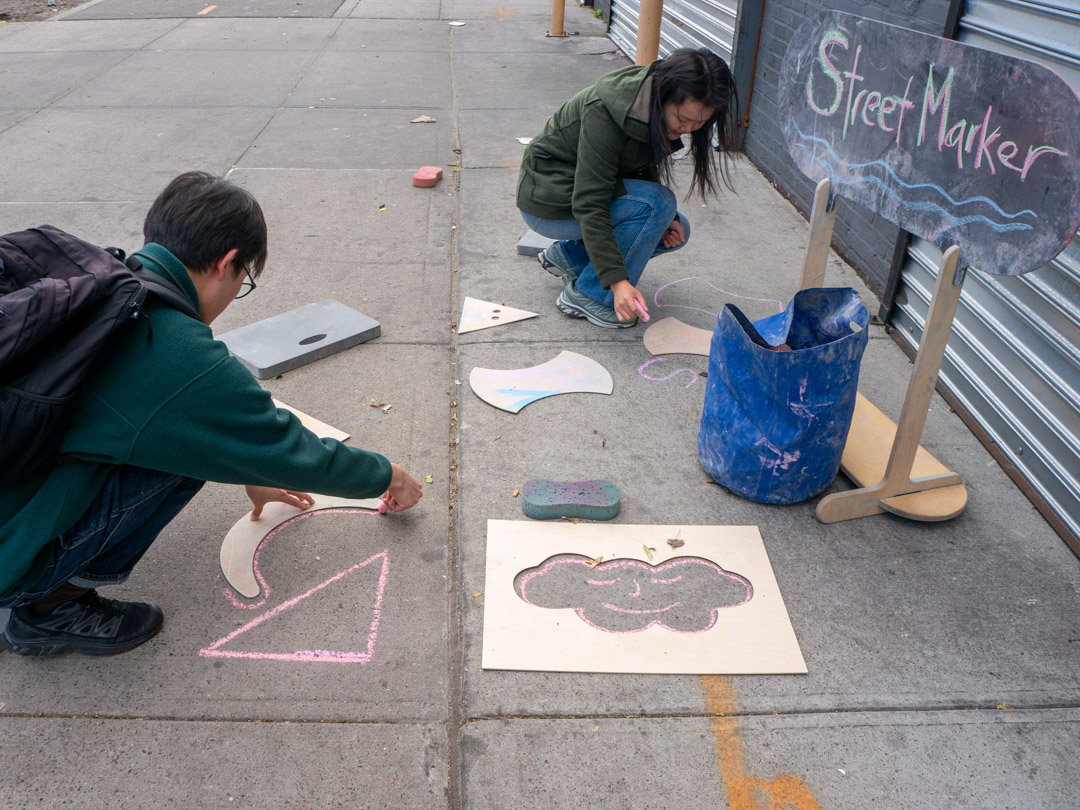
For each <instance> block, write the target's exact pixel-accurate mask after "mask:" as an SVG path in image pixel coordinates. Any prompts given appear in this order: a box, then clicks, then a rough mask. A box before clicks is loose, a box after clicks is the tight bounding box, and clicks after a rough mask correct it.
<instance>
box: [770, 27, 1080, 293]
mask: <svg viewBox="0 0 1080 810" xmlns="http://www.w3.org/2000/svg"><path fill="white" fill-rule="evenodd" d="M780 115H781V121H782V128H783V131H784V138H785V140H786V142H787V148H788V152H790V153H791V156H792V158H793V159H794V160H795V163H796V164H797V165H798V166H799V169H801V170H802V172H803V173H804V174H805V175H807V176H808V177H810V178H811V179H813V180H821V179H823V178H826V177H827V178H829V179H830V181H831V186H832V191H833V193H835V194H839V195H840V196H843V197H845V198H847V199H849V200H852V201H853V202H856V203H858V204H860V205H863V206H865V207H867V208H869V209H870V210H871V211H874V212H875V213H876V214H878V215H879V216H882V217H884V218H885V219H888V220H889V221H890V222H894V223H896V224H897V225H900V226H901V227H903V228H906V229H907V230H909V231H911V232H912V233H914V234H917V235H918V236H921V237H923V238H924V239H928V240H930V241H932V242H934V243H936V244H937V245H938V246H939V247H941V248H942V249H945V248H947V247H949V246H951V245H958V246H959V248H960V265H961V266H962V267H966V266H969V265H970V266H972V267H974V268H977V269H979V270H983V271H986V272H988V273H996V274H999V275H1018V274H1020V273H1026V272H1028V271H1029V270H1034V269H1035V268H1037V267H1040V266H1042V265H1043V264H1045V263H1046V262H1048V261H1050V259H1052V258H1053V257H1054V256H1056V255H1057V254H1058V253H1060V252H1061V251H1062V249H1064V247H1065V245H1066V244H1068V242H1069V239H1070V238H1071V237H1072V235H1073V234H1074V233H1075V232H1076V230H1077V227H1078V225H1080V99H1078V98H1077V95H1076V93H1074V92H1073V90H1072V89H1071V88H1070V87H1069V85H1068V84H1066V82H1065V81H1064V80H1063V79H1062V78H1061V77H1060V76H1058V75H1057V74H1056V73H1054V72H1053V71H1051V70H1049V69H1047V68H1045V67H1043V66H1041V65H1038V64H1036V63H1034V62H1029V61H1026V60H1023V59H1017V58H1015V57H1011V56H1005V55H1002V54H998V53H993V52H991V51H985V50H982V49H980V48H974V47H971V46H970V45H964V44H962V43H959V42H954V41H952V40H946V39H941V38H939V37H933V36H928V35H926V34H920V33H917V32H915V31H909V30H908V29H906V28H898V27H896V26H892V25H886V24H884V23H879V22H874V21H872V20H866V19H862V18H860V17H855V16H852V15H849V14H842V13H840V12H835V11H834V12H826V13H824V14H822V15H820V16H819V17H817V18H816V19H815V20H812V21H811V22H809V23H808V24H807V25H804V26H802V27H801V28H800V29H799V30H798V31H797V32H796V33H795V35H794V36H793V37H792V40H791V42H790V44H789V45H788V50H787V54H786V55H785V57H784V62H783V65H782V67H781V70H780Z"/></svg>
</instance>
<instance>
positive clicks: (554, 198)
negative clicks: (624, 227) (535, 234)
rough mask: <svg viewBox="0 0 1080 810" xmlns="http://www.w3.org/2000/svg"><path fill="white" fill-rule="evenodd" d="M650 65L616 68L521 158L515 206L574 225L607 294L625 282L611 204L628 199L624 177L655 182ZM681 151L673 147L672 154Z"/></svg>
mask: <svg viewBox="0 0 1080 810" xmlns="http://www.w3.org/2000/svg"><path fill="white" fill-rule="evenodd" d="M650 67H651V65H631V66H630V67H624V68H620V69H619V70H616V71H613V72H612V73H609V74H607V75H606V76H602V77H601V78H600V79H599V80H598V81H597V82H596V84H594V85H593V86H592V87H587V88H585V89H584V90H582V91H581V92H580V93H578V94H577V95H576V96H574V97H573V98H572V99H570V100H569V101H568V102H566V103H565V104H563V106H562V107H560V108H559V109H558V110H557V111H556V112H555V114H554V115H553V116H551V118H550V119H548V122H547V123H546V124H545V125H544V128H543V130H542V131H541V132H540V134H539V135H537V136H536V137H535V138H533V140H532V142H531V143H530V144H529V145H528V147H526V149H525V155H524V156H523V157H522V160H521V172H520V174H519V175H518V187H517V206H518V208H520V209H521V210H522V211H524V212H525V213H527V214H532V215H533V216H537V217H543V218H544V219H571V218H572V219H576V220H577V221H578V224H579V225H581V233H582V236H583V237H584V241H585V250H586V251H587V252H588V254H589V259H590V260H591V261H592V265H593V268H594V269H595V270H596V275H597V277H598V278H599V279H600V283H601V284H602V285H603V286H604V287H605V288H608V287H610V286H611V285H612V284H614V283H615V282H616V281H621V280H623V279H625V278H627V273H626V265H625V264H624V263H623V260H622V254H621V253H620V252H619V246H618V245H617V244H616V242H615V234H614V232H613V231H612V229H611V201H612V200H613V199H615V198H616V197H621V196H622V195H623V194H625V193H626V188H625V187H624V186H623V184H622V180H623V179H634V180H649V181H652V182H654V183H655V182H656V173H655V171H653V168H652V146H651V145H650V144H651V140H650V138H649V117H650V109H651V104H652V79H651V78H649V76H648V72H649V69H650ZM680 146H681V143H679V142H677V141H674V142H672V148H673V149H677V148H679V147H680Z"/></svg>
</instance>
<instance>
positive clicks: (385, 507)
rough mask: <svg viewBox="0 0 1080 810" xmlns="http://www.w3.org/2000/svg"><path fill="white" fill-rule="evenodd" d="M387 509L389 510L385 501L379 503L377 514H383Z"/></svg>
mask: <svg viewBox="0 0 1080 810" xmlns="http://www.w3.org/2000/svg"><path fill="white" fill-rule="evenodd" d="M388 511H390V510H389V508H388V507H387V506H386V504H385V503H380V504H379V514H380V515H385V514H386V513H387V512H388Z"/></svg>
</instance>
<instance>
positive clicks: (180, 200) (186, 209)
mask: <svg viewBox="0 0 1080 810" xmlns="http://www.w3.org/2000/svg"><path fill="white" fill-rule="evenodd" d="M143 238H144V239H145V240H146V241H147V243H150V242H156V243H157V244H159V245H161V246H162V247H163V248H165V249H166V250H168V251H169V252H170V253H172V254H173V255H174V256H175V257H176V258H178V259H179V260H180V261H181V262H183V263H184V267H186V268H188V269H189V270H191V271H192V272H195V273H202V272H205V271H206V270H207V269H209V267H210V265H212V264H213V263H214V262H215V261H217V260H218V259H220V258H221V257H222V256H224V255H225V254H226V253H228V252H229V251H230V250H232V249H233V248H236V250H237V254H236V262H235V263H236V265H237V267H247V268H249V269H250V271H251V275H252V276H253V277H258V275H259V274H260V273H262V271H263V267H264V266H265V265H266V219H265V218H264V217H263V212H262V208H260V207H259V203H258V202H256V200H255V198H254V197H253V196H251V192H250V191H248V190H247V189H245V188H241V187H240V186H238V185H236V184H235V183H233V182H230V181H229V180H226V179H225V178H223V177H215V176H214V175H212V174H209V173H207V172H184V174H182V175H180V176H179V177H177V178H175V179H174V180H173V181H172V182H171V183H169V185H167V186H166V187H165V190H164V191H162V192H161V193H160V194H159V195H158V198H157V199H156V200H154V204H153V205H151V206H150V211H149V212H148V213H147V214H146V221H145V222H144V223H143Z"/></svg>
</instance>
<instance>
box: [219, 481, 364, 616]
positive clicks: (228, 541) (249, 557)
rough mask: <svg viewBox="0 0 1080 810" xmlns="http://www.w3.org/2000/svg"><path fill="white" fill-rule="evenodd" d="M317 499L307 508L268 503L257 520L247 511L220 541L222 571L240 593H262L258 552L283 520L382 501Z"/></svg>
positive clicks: (327, 496) (320, 496)
mask: <svg viewBox="0 0 1080 810" xmlns="http://www.w3.org/2000/svg"><path fill="white" fill-rule="evenodd" d="M314 498H315V505H314V506H311V507H309V508H308V509H304V510H301V509H297V508H296V507H294V506H289V505H288V504H284V503H268V504H267V505H266V506H264V507H263V511H262V515H260V517H259V519H258V520H252V519H251V513H250V512H248V513H246V514H245V515H244V516H243V517H242V518H240V519H239V520H238V521H236V523H235V524H234V525H233V527H232V528H231V529H229V533H228V534H226V535H225V539H224V540H223V541H222V543H221V552H220V560H221V573H223V574H224V575H225V579H227V580H228V581H229V584H230V585H232V586H233V587H234V588H235V589H236V590H237V591H238V592H239V593H241V594H243V595H244V596H246V597H248V598H252V597H255V596H258V595H259V593H260V591H261V588H260V587H259V582H258V580H257V579H256V578H255V552H256V551H258V549H259V545H260V544H261V543H262V541H263V540H264V539H265V538H266V535H268V534H270V532H272V531H273V530H274V529H276V528H277V527H278V526H280V525H281V524H282V523H285V522H287V521H290V520H292V519H293V518H296V517H298V516H300V515H304V514H308V513H311V512H318V511H321V510H325V509H348V508H351V509H368V510H371V511H378V509H379V504H381V503H382V500H380V499H379V498H359V499H357V498H335V497H333V496H330V495H315V496H314Z"/></svg>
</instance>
